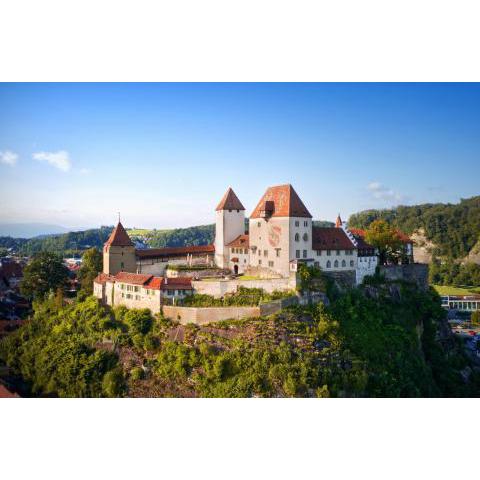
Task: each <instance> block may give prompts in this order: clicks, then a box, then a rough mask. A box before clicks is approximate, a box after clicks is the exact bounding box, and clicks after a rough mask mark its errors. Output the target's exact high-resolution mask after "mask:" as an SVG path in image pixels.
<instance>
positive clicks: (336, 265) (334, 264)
mask: <svg viewBox="0 0 480 480" xmlns="http://www.w3.org/2000/svg"><path fill="white" fill-rule="evenodd" d="M333 266H334V267H335V268H338V260H335V262H333Z"/></svg>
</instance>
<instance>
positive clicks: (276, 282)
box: [192, 277, 296, 298]
mask: <svg viewBox="0 0 480 480" xmlns="http://www.w3.org/2000/svg"><path fill="white" fill-rule="evenodd" d="M192 286H193V289H194V290H195V293H201V294H204V295H210V296H212V297H215V298H221V297H223V296H224V295H225V294H226V293H235V292H236V291H237V290H238V287H245V288H262V289H263V290H265V292H267V293H272V292H274V291H281V292H285V291H288V290H295V288H296V280H295V277H291V278H270V279H268V280H267V279H258V280H236V279H235V280H213V281H206V280H205V281H198V282H196V281H193V282H192Z"/></svg>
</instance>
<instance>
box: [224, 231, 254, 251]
mask: <svg viewBox="0 0 480 480" xmlns="http://www.w3.org/2000/svg"><path fill="white" fill-rule="evenodd" d="M249 238H250V237H249V236H248V235H247V234H244V235H239V236H238V237H237V238H236V239H235V240H232V241H231V242H230V243H229V244H228V245H227V247H243V248H248V246H249Z"/></svg>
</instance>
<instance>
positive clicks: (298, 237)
mask: <svg viewBox="0 0 480 480" xmlns="http://www.w3.org/2000/svg"><path fill="white" fill-rule="evenodd" d="M295 241H296V242H299V241H300V235H299V234H298V233H296V234H295Z"/></svg>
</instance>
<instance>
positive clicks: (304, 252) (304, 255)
mask: <svg viewBox="0 0 480 480" xmlns="http://www.w3.org/2000/svg"><path fill="white" fill-rule="evenodd" d="M303 258H307V251H306V250H304V251H303Z"/></svg>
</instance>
